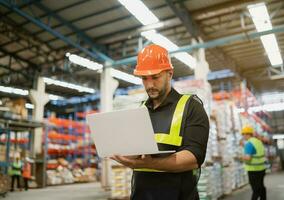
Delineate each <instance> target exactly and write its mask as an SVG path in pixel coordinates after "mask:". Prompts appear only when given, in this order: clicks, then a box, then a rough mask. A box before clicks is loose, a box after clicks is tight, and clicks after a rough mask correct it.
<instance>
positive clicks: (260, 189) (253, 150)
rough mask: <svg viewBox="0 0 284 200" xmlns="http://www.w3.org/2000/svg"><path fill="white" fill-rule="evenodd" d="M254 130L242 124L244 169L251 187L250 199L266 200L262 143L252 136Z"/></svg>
mask: <svg viewBox="0 0 284 200" xmlns="http://www.w3.org/2000/svg"><path fill="white" fill-rule="evenodd" d="M253 134H254V130H253V128H252V127H251V126H244V127H243V129H242V135H243V137H244V139H245V140H246V143H245V145H244V156H243V157H242V160H243V161H244V162H245V170H246V171H247V172H248V178H249V183H250V185H251V188H252V191H253V193H252V197H251V199H252V200H257V199H258V198H260V200H266V188H265V186H264V176H265V170H266V167H265V150H264V146H263V143H262V142H261V141H260V140H259V139H257V138H256V137H254V136H253Z"/></svg>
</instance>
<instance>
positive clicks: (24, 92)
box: [0, 86, 29, 96]
mask: <svg viewBox="0 0 284 200" xmlns="http://www.w3.org/2000/svg"><path fill="white" fill-rule="evenodd" d="M0 92H5V93H10V94H18V95H22V96H27V95H28V94H29V91H28V90H23V89H19V88H12V87H6V86H0Z"/></svg>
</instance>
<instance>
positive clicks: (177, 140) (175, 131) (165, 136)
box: [134, 95, 190, 172]
mask: <svg viewBox="0 0 284 200" xmlns="http://www.w3.org/2000/svg"><path fill="white" fill-rule="evenodd" d="M189 98H190V95H183V96H182V97H181V98H180V99H179V101H178V103H177V105H176V108H175V111H174V115H173V118H172V123H171V127H170V132H169V133H155V140H156V142H157V143H160V144H168V145H173V146H178V147H179V146H181V145H182V136H180V135H181V134H180V132H181V127H182V117H183V114H184V109H185V106H186V102H187V101H188V99H189ZM134 171H143V172H163V171H159V170H155V169H134Z"/></svg>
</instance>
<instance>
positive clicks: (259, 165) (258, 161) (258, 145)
mask: <svg viewBox="0 0 284 200" xmlns="http://www.w3.org/2000/svg"><path fill="white" fill-rule="evenodd" d="M248 141H249V142H251V143H252V145H253V146H254V148H255V150H256V154H255V155H252V156H251V160H250V161H248V162H246V163H245V170H246V171H262V170H265V168H266V167H265V155H264V154H265V150H264V146H263V144H262V142H261V141H260V140H258V139H257V138H250V139H249V140H248Z"/></svg>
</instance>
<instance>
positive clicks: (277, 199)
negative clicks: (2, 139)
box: [5, 172, 284, 200]
mask: <svg viewBox="0 0 284 200" xmlns="http://www.w3.org/2000/svg"><path fill="white" fill-rule="evenodd" d="M265 184H266V187H267V199H271V200H283V199H284V192H283V189H284V172H281V173H275V174H269V175H267V176H266V179H265ZM109 195H110V193H109V192H104V191H103V190H102V189H101V188H100V184H98V183H88V184H74V185H64V186H53V187H47V188H44V189H33V190H29V191H28V192H26V191H22V192H13V193H9V194H8V195H7V197H6V198H5V199H7V200H38V199H40V200H62V199H64V200H75V199H76V200H78V199H80V200H107V198H108V197H109ZM250 196H251V190H250V187H249V186H245V187H244V188H242V189H240V190H237V191H235V192H233V193H232V195H230V196H227V197H225V198H224V200H239V199H244V200H246V199H250Z"/></svg>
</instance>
